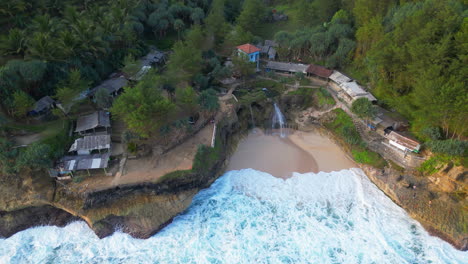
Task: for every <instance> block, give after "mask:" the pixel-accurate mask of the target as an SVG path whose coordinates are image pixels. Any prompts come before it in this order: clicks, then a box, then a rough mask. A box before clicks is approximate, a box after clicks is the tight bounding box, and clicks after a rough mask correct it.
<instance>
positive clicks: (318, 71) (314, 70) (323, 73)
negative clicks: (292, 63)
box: [306, 64, 333, 78]
mask: <svg viewBox="0 0 468 264" xmlns="http://www.w3.org/2000/svg"><path fill="white" fill-rule="evenodd" d="M306 71H307V73H311V74H314V75H317V76H319V77H322V78H328V77H330V75H331V74H332V73H333V70H330V69H327V68H325V67H323V66H320V65H315V64H310V65H309V67H308V68H307V70H306Z"/></svg>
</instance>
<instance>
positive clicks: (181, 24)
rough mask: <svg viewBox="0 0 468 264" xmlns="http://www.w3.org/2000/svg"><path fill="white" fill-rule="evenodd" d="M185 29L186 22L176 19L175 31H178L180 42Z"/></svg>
mask: <svg viewBox="0 0 468 264" xmlns="http://www.w3.org/2000/svg"><path fill="white" fill-rule="evenodd" d="M184 27H185V24H184V21H182V19H176V20H175V21H174V29H175V30H176V31H177V37H178V38H179V40H180V31H181V30H182V29H184Z"/></svg>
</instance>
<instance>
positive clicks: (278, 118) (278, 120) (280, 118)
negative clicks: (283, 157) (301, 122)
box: [271, 103, 286, 137]
mask: <svg viewBox="0 0 468 264" xmlns="http://www.w3.org/2000/svg"><path fill="white" fill-rule="evenodd" d="M273 106H274V108H275V113H274V115H273V119H272V122H271V128H272V129H275V126H276V124H278V125H279V129H280V136H281V137H286V134H285V131H284V130H285V120H284V115H283V113H281V110H280V109H279V107H278V105H277V104H276V103H274V105H273Z"/></svg>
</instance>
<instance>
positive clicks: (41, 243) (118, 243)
mask: <svg viewBox="0 0 468 264" xmlns="http://www.w3.org/2000/svg"><path fill="white" fill-rule="evenodd" d="M466 259H468V254H467V253H466V252H462V251H458V250H456V249H455V248H453V247H452V246H451V245H450V244H448V243H446V242H445V241H443V240H441V239H439V238H437V237H432V236H429V234H428V233H427V232H426V231H425V230H424V229H423V228H422V227H421V225H420V224H419V223H418V222H417V221H415V220H413V219H411V218H410V217H409V216H408V215H407V214H406V212H405V211H404V210H403V209H401V208H400V207H398V206H397V205H396V204H394V203H393V202H392V201H391V200H390V199H389V198H388V197H386V196H385V195H384V194H383V193H382V192H381V191H380V190H379V189H378V188H377V187H376V186H375V185H374V184H372V183H371V182H370V181H369V180H368V178H367V177H366V176H365V175H364V173H363V172H362V171H361V170H359V169H350V170H342V171H339V172H331V173H324V172H320V173H317V174H314V173H306V174H297V173H296V174H294V176H293V177H291V178H289V179H286V180H284V179H281V178H275V177H273V176H271V175H270V174H267V173H264V172H260V171H256V170H252V169H246V170H240V171H230V172H228V173H226V174H225V175H223V176H222V177H220V178H219V179H218V180H217V181H216V182H215V183H214V184H213V185H212V186H211V187H210V188H208V189H206V190H203V191H201V192H200V193H199V194H197V195H196V196H195V198H194V199H193V203H192V205H191V206H190V208H189V209H188V210H187V211H186V212H184V213H183V214H181V215H180V216H178V217H176V218H175V219H174V221H173V223H172V224H170V225H169V226H167V227H166V228H165V229H163V230H162V231H161V232H159V233H158V234H156V235H154V236H153V237H151V238H149V239H134V238H132V237H130V236H129V235H127V234H124V233H121V232H117V233H115V234H114V235H112V236H110V237H107V238H104V239H99V238H98V237H97V236H96V235H95V234H94V233H93V232H92V230H91V229H89V228H88V226H87V225H86V224H85V223H84V222H74V223H71V224H69V225H68V226H66V227H64V228H59V227H52V226H46V227H36V228H30V229H28V230H25V231H23V232H19V233H17V234H15V235H14V236H12V237H10V238H8V239H0V263H320V264H326V263H376V264H380V263H395V264H402V263H437V264H438V263H466Z"/></svg>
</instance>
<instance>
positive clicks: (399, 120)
mask: <svg viewBox="0 0 468 264" xmlns="http://www.w3.org/2000/svg"><path fill="white" fill-rule="evenodd" d="M374 108H375V110H376V116H375V118H374V119H373V120H372V121H371V122H372V124H374V125H375V126H376V127H377V128H380V129H378V130H377V131H378V132H381V131H383V130H385V129H389V130H394V131H405V130H407V129H408V127H409V122H408V120H406V119H405V118H404V117H403V116H401V115H400V114H398V113H397V112H390V111H388V110H386V109H384V108H382V107H380V106H378V105H376V106H374Z"/></svg>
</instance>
